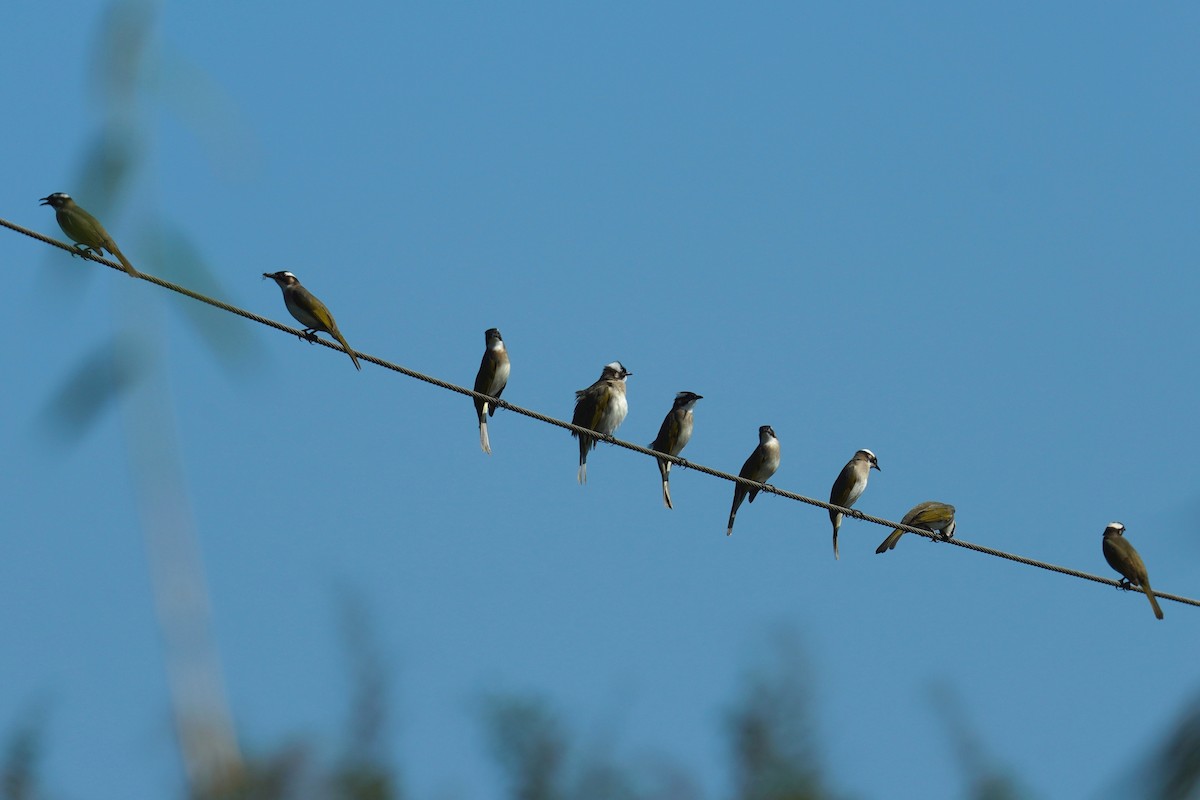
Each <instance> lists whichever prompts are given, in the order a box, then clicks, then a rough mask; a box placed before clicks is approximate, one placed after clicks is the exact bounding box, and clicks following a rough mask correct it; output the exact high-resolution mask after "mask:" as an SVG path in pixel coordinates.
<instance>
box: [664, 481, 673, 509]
mask: <svg viewBox="0 0 1200 800" xmlns="http://www.w3.org/2000/svg"><path fill="white" fill-rule="evenodd" d="M663 504H664V505H666V507H667V508H674V507H675V506H673V505H671V484H670V483H668V482H667V479H666V478H663Z"/></svg>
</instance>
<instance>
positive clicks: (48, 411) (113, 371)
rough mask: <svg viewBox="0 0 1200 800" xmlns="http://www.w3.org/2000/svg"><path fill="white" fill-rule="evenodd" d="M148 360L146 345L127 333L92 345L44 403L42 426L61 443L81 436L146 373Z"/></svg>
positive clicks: (71, 442)
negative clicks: (143, 345)
mask: <svg viewBox="0 0 1200 800" xmlns="http://www.w3.org/2000/svg"><path fill="white" fill-rule="evenodd" d="M149 361H150V356H149V354H148V353H147V351H146V349H145V348H144V347H142V346H140V345H139V344H138V343H137V341H136V340H134V339H132V338H130V337H123V338H117V339H113V340H111V341H108V342H105V343H103V344H101V345H99V346H98V347H96V348H94V349H93V350H92V351H91V352H90V353H88V354H87V355H85V356H84V357H83V358H82V359H80V360H79V362H78V363H77V364H76V365H75V368H74V369H73V370H71V374H70V376H69V377H68V378H67V379H66V380H65V381H64V382H63V384H62V386H61V387H60V388H59V389H58V391H56V392H55V393H54V396H53V397H52V398H50V401H49V402H48V403H47V404H46V407H45V409H44V410H43V412H42V425H43V427H44V428H45V429H46V430H47V431H48V432H50V433H52V434H54V435H55V436H56V437H57V438H58V439H59V440H60V441H62V442H64V443H68V444H73V443H75V442H77V441H78V440H80V439H82V438H83V436H84V434H85V433H87V432H88V431H89V430H90V429H91V428H92V426H93V425H95V424H96V421H97V420H98V419H99V418H100V415H101V414H102V413H103V412H104V410H105V409H107V408H109V407H110V406H111V405H112V404H113V403H114V401H116V400H117V399H118V398H119V397H120V396H121V395H122V394H123V393H124V392H126V391H128V390H129V389H131V388H133V386H135V385H136V384H137V383H138V382H139V381H140V380H142V379H143V378H144V377H145V376H146V373H147V371H148V370H149V368H150V363H149Z"/></svg>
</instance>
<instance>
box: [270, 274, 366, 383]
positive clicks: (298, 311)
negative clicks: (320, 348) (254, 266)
mask: <svg viewBox="0 0 1200 800" xmlns="http://www.w3.org/2000/svg"><path fill="white" fill-rule="evenodd" d="M263 277H264V278H270V279H271V280H273V281H275V283H277V284H278V285H279V288H280V290H282V291H283V303H284V305H286V306H287V310H288V312H290V313H291V315H292V316H293V317H295V318H296V321H297V322H299V323H300V324H301V325H302V326H304V335H305V336H307V337H308V338H309V339H310V340H312V339H316V338H317V337H316V332H317V331H322V332H324V333H328V334H329V335H330V336H332V337H333V338H334V339H337V341H338V344H340V345H341V346H342V347H343V348H344V349H345V350H346V355H348V356H350V360H351V361H353V362H354V368H355V369H359V370H361V369H362V366H361V365H360V364H359V363H358V357H357V356H355V355H354V351H353V350H351V349H350V345H349V344H347V343H346V337H345V336H342V332H341V331H339V330H338V326H337V323H336V322H334V320H333V314H330V313H329V309H328V308H326V307H325V304H324V303H322V302H321V301H320V300H318V299H317V298H316V296H315V295H314V294H313V293H312V292H310V291H309V290H308V289H305V288H304V287H303V286H301V285H300V280H299V279H298V278H297V277H296V276H295V275H293V274H292V273H290V272H287V271H282V270H281V271H280V272H264V273H263Z"/></svg>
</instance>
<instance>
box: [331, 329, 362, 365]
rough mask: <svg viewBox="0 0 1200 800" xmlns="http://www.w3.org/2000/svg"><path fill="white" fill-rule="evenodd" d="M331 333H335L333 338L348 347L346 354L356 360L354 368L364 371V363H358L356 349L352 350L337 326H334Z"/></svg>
mask: <svg viewBox="0 0 1200 800" xmlns="http://www.w3.org/2000/svg"><path fill="white" fill-rule="evenodd" d="M330 333H332V334H333V338H335V339H337V340H338V344H340V345H341V346H342V347H344V348H345V349H346V355H348V356H350V360H351V361H353V362H354V368H355V369H356V370H358V371H359V372H362V364H359V363H358V357H357V356H355V355H354V351H353V350H351V349H350V345H349V344H347V343H346V337H345V336H342V332H341V331H339V330H338V329H337V328H334V329H333V330H331V331H330Z"/></svg>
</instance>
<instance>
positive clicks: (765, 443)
mask: <svg viewBox="0 0 1200 800" xmlns="http://www.w3.org/2000/svg"><path fill="white" fill-rule="evenodd" d="M777 469H779V439H777V438H776V437H775V430H774V428H772V427H771V426H770V425H763V426H762V427H760V428H759V429H758V447H756V448H754V452H753V453H751V454H750V457H749V458H747V459H746V463H745V464H742V470H741V472H739V473H738V476H739V477H742V478H748V479H749V480H752V481H757V482H759V483H766V482H767V479H768V478H770V477H771V476H772V475H774V474H775V470H777ZM758 492H759V489H758V488H757V487H753V488H751V487H748V486H744V485H743V484H741V483H735V484H734V485H733V508H731V509H730V510H729V527H728V528H726V529H725V535H726V536H728V535H729V534H731V533H733V520H734V518H735V517H737V512H738V506H740V505H741V504H742V501H743V500H745V499H747V495H749V498H748V499H749V500H750V502H751V503H753V502H754V498H755V497H757V496H758Z"/></svg>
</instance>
